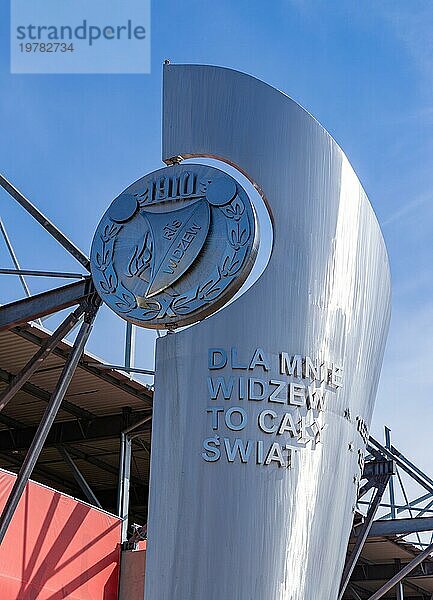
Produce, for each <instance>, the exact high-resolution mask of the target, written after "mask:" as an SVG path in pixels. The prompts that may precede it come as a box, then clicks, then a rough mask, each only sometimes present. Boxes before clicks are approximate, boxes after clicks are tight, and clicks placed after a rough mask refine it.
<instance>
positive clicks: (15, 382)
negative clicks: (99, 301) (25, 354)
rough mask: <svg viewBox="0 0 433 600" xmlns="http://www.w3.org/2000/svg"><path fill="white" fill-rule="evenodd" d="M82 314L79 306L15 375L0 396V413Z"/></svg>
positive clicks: (82, 310)
mask: <svg viewBox="0 0 433 600" xmlns="http://www.w3.org/2000/svg"><path fill="white" fill-rule="evenodd" d="M83 312H84V307H83V306H80V307H79V308H77V309H76V310H75V311H74V312H73V313H71V314H70V315H68V316H67V317H66V319H65V320H64V321H63V322H62V323H61V324H60V325H59V326H58V327H57V329H56V330H55V331H54V333H52V334H51V335H50V337H49V338H48V339H47V340H46V341H45V342H44V343H43V344H42V346H41V347H40V348H39V350H38V351H37V352H36V354H35V355H34V356H32V358H31V359H30V360H29V361H28V363H27V364H26V365H25V366H24V367H23V368H22V369H21V371H20V372H19V373H17V374H16V375H15V377H14V378H13V379H12V381H11V382H10V384H9V385H8V386H7V388H6V389H5V390H4V391H3V393H2V394H0V411H2V410H3V409H4V407H5V406H6V405H7V404H8V402H9V401H10V400H11V399H12V398H13V397H14V395H15V394H16V393H17V392H18V391H19V390H20V389H21V388H22V387H23V385H24V384H25V383H26V381H28V380H29V379H30V377H31V376H32V375H33V373H34V372H35V371H37V369H39V367H40V366H41V365H42V363H43V362H44V360H45V359H46V358H47V357H48V356H49V355H50V354H51V353H52V351H53V350H54V349H55V348H56V346H57V345H58V343H59V342H60V341H61V340H62V339H63V338H64V337H65V336H66V335H68V333H69V332H70V331H71V330H72V329H73V328H74V327H75V325H76V324H77V323H78V320H79V318H80V317H81V315H82V314H83Z"/></svg>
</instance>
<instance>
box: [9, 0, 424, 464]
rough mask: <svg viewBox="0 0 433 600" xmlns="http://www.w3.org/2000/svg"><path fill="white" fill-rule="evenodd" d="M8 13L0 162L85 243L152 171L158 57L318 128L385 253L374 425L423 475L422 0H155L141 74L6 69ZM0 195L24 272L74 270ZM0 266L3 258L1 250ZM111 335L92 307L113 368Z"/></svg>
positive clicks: (12, 284) (109, 322) (116, 322)
mask: <svg viewBox="0 0 433 600" xmlns="http://www.w3.org/2000/svg"><path fill="white" fill-rule="evenodd" d="M116 1H117V0H116ZM107 6H109V3H107ZM8 10H9V9H8V7H7V2H3V3H2V4H1V7H0V17H1V18H0V130H1V140H2V143H1V144H0V169H1V171H2V172H3V173H4V174H5V176H6V177H8V178H9V179H10V180H11V181H12V182H13V183H14V184H15V185H16V186H17V187H19V188H20V189H21V190H22V191H23V192H24V193H25V194H26V195H27V196H28V197H29V198H30V199H31V200H32V201H33V202H35V203H36V204H37V205H38V207H39V208H40V209H41V210H43V211H44V212H45V213H46V214H47V215H48V216H49V217H50V218H51V219H52V220H53V221H54V222H55V223H56V224H57V225H58V226H59V227H60V228H61V229H62V230H63V231H64V232H65V233H67V235H68V236H69V237H70V238H71V239H73V240H74V242H75V243H76V244H77V245H79V246H80V247H81V248H82V249H83V250H84V251H85V252H89V250H90V243H91V239H92V235H93V231H94V229H95V227H96V225H97V223H98V220H99V218H100V216H101V215H102V213H103V212H104V211H105V209H106V207H107V206H108V204H109V203H110V201H111V200H112V199H113V198H114V197H115V196H116V195H117V194H118V193H119V192H120V191H121V190H122V189H124V188H125V187H126V186H127V185H129V184H130V183H131V182H133V181H135V180H136V179H138V178H139V177H141V176H142V175H143V174H145V173H146V172H148V171H150V170H153V169H155V168H158V167H160V166H161V161H160V156H161V143H160V137H161V133H160V124H161V71H162V69H161V65H162V62H163V60H164V59H166V58H169V59H170V60H171V61H172V62H178V63H182V62H193V63H212V64H219V65H224V66H228V67H233V68H236V69H239V70H241V71H245V72H248V73H251V74H254V75H255V76H257V77H259V78H261V79H263V80H265V81H267V82H268V83H270V84H271V85H273V86H275V87H277V88H279V89H281V90H284V91H285V92H287V93H288V94H289V95H290V96H291V97H293V98H294V99H295V100H297V101H298V102H299V103H300V104H302V105H303V106H304V107H305V108H307V109H308V110H309V111H310V112H311V113H312V114H313V115H314V116H315V117H316V118H317V119H318V120H319V121H320V122H321V123H322V124H323V125H324V126H325V127H326V128H327V129H328V130H329V131H330V133H331V134H332V135H333V136H334V137H335V139H336V140H337V141H338V143H339V144H340V145H341V146H342V148H343V149H344V151H345V152H346V154H347V156H348V157H349V160H350V161H351V163H352V164H353V166H354V168H355V170H356V172H357V173H358V176H359V177H360V179H361V181H362V182H363V185H364V187H365V189H366V191H367V193H368V195H369V197H370V199H371V202H372V204H373V207H374V209H375V211H376V213H377V215H378V218H379V222H380V223H381V226H382V228H383V233H384V236H385V239H386V242H387V246H388V251H389V255H390V260H391V268H392V275H393V318H392V323H391V330H390V335H389V341H388V347H387V353H386V357H385V363H384V367H383V372H382V380H381V384H380V389H379V394H378V399H377V408H376V412H375V416H374V424H373V432H374V433H377V434H378V435H379V434H380V435H382V432H381V428H382V426H383V424H384V423H387V424H388V425H389V426H390V427H391V428H392V429H393V432H394V437H395V440H396V442H398V445H399V446H401V448H402V450H406V451H408V452H409V454H411V456H413V457H414V458H415V459H416V460H417V461H418V462H419V463H420V465H422V466H423V467H425V468H426V469H427V470H428V468H429V463H430V459H431V442H430V436H431V433H430V432H431V426H430V424H431V422H432V419H433V403H432V401H431V400H430V397H429V392H430V389H431V388H432V384H433V369H432V368H431V356H432V355H433V270H432V267H431V260H432V254H433V253H432V248H433V239H432V238H433V233H432V227H433V202H432V195H433V192H432V190H433V185H432V184H433V181H432V180H433V171H432V168H431V167H432V159H433V138H432V129H433V86H432V82H433V58H432V56H433V53H432V50H433V37H432V35H431V32H432V31H433V4H432V3H431V2H429V1H428V0H426V1H421V0H410V2H408V1H407V0H403V1H401V0H392V1H385V0H363V2H359V0H353V1H352V0H340V1H332V0H327V1H326V0H323V1H321V0H266V1H265V0H260V1H258V0H248V1H246V0H236V2H235V1H233V0H219V1H218V2H215V1H212V2H208V1H206V0H184V2H176V1H175V0H158V1H155V0H154V2H153V3H152V44H151V46H152V71H151V74H150V75H10V73H9V12H8ZM108 13H109V9H107V15H108ZM0 201H1V210H0V214H1V217H2V218H3V219H4V222H5V224H6V226H7V228H8V231H9V234H10V236H11V238H12V239H13V242H14V245H15V248H16V251H17V253H18V256H19V259H20V261H21V264H22V266H23V267H26V268H34V269H38V268H49V269H53V270H54V269H61V270H67V269H70V270H77V264H76V263H75V261H74V260H73V259H71V258H70V257H68V255H67V254H66V253H65V252H63V251H62V250H61V249H59V248H58V247H57V246H56V244H55V243H54V242H53V241H52V240H51V239H50V238H49V236H48V235H47V234H45V233H44V232H43V231H41V230H40V228H39V227H38V226H37V225H35V224H34V223H33V222H32V221H31V219H30V218H29V217H28V216H27V215H26V214H25V213H24V212H23V211H22V210H21V209H20V208H19V207H17V206H15V205H14V204H13V202H12V201H11V200H10V199H9V198H8V196H7V195H6V194H5V193H3V192H1V193H0ZM0 264H1V265H2V266H5V267H8V266H10V263H9V258H8V256H7V254H6V251H5V248H4V246H3V245H2V244H0ZM28 283H29V284H30V287H31V289H32V291H34V292H36V291H39V290H41V289H46V288H47V287H48V285H49V284H48V283H47V282H46V281H38V280H36V279H34V278H32V279H29V280H28ZM20 295H21V291H20V289H19V286H18V284H17V282H16V281H15V280H14V279H13V278H11V277H5V276H1V279H0V302H7V301H10V300H13V299H16V298H18V297H19V296H20ZM49 323H50V321H47V326H49ZM109 329H111V330H112V333H111V334H109V333H108V330H109ZM123 329H124V325H123V323H122V322H121V321H120V319H117V318H115V317H113V316H112V315H110V314H109V311H108V310H107V309H104V310H103V311H102V314H101V316H100V317H99V318H98V322H97V324H96V327H95V334H94V335H93V338H92V341H91V343H90V349H91V350H93V351H94V352H96V353H98V354H99V355H102V356H104V358H106V359H107V360H109V361H113V362H119V361H121V360H122V347H121V343H120V341H121V337H122V335H123ZM152 340H153V334H152V333H149V332H146V331H140V333H139V336H138V349H137V353H138V361H139V363H140V366H143V367H150V366H151V362H152V358H151V351H150V347H151V342H152ZM396 445H397V444H396Z"/></svg>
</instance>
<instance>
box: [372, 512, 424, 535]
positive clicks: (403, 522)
mask: <svg viewBox="0 0 433 600" xmlns="http://www.w3.org/2000/svg"><path fill="white" fill-rule="evenodd" d="M420 531H433V517H419V518H415V517H411V518H410V519H386V520H382V519H380V520H379V521H375V522H374V523H373V525H372V527H371V529H370V533H369V534H368V536H369V537H378V536H383V535H385V536H387V535H401V534H404V535H409V534H410V533H417V532H420Z"/></svg>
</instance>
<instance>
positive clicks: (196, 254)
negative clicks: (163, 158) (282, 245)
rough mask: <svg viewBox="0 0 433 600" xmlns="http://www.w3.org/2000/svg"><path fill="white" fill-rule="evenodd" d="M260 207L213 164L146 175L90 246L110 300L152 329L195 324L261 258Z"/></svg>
mask: <svg viewBox="0 0 433 600" xmlns="http://www.w3.org/2000/svg"><path fill="white" fill-rule="evenodd" d="M257 246H258V227H257V225H256V219H255V214H254V209H253V206H252V204H251V201H250V198H249V197H248V195H247V193H246V192H245V190H244V189H243V188H242V186H241V185H239V183H238V182H237V181H235V180H234V179H233V177H230V176H229V175H227V174H226V173H224V172H223V171H221V170H219V169H216V168H214V167H209V166H206V165H196V164H178V165H173V166H170V167H165V168H163V169H160V170H158V171H154V172H153V173H149V174H148V175H146V176H145V177H143V178H141V179H139V180H138V181H136V182H135V183H133V184H132V185H131V186H129V187H128V188H127V189H126V190H125V191H124V192H122V193H121V194H120V196H118V197H117V198H116V199H115V200H114V201H113V202H112V204H111V206H110V208H109V209H108V210H107V212H106V213H105V215H104V216H103V217H102V220H101V222H100V223H99V225H98V228H97V230H96V233H95V236H94V238H93V243H92V250H91V268H92V277H93V281H94V283H95V286H96V289H97V290H98V293H99V295H100V296H101V298H102V299H103V301H104V302H105V303H106V304H107V305H108V306H109V307H110V308H111V309H112V310H114V311H115V312H116V313H118V314H119V315H120V316H121V317H123V318H124V319H127V320H128V321H131V322H132V323H135V324H136V325H141V326H143V327H151V328H173V327H178V326H182V325H188V324H189V323H193V322H195V321H198V320H200V319H203V318H204V317H206V316H207V315H209V314H211V313H213V312H215V311H216V310H217V309H218V308H220V307H221V306H222V305H223V304H224V303H226V302H227V301H228V300H229V299H230V298H231V297H232V296H233V295H234V294H235V293H236V292H237V290H238V289H239V288H240V287H241V285H242V283H243V282H244V281H245V279H246V277H247V275H248V274H249V272H250V271H251V268H252V266H253V264H254V260H255V258H256V255H257Z"/></svg>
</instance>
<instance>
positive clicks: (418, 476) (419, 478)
mask: <svg viewBox="0 0 433 600" xmlns="http://www.w3.org/2000/svg"><path fill="white" fill-rule="evenodd" d="M371 446H374V447H375V448H377V449H378V450H379V451H380V452H381V453H382V454H384V455H385V456H386V457H387V458H389V459H390V460H393V461H394V462H395V463H396V464H397V465H398V466H399V467H400V468H401V469H403V471H405V472H406V473H407V474H408V475H410V476H411V477H412V479H414V480H415V481H416V482H417V483H419V484H420V485H421V486H422V487H423V488H424V489H426V490H427V491H428V492H430V493H432V494H433V481H432V480H431V479H430V478H429V477H427V476H426V475H425V474H424V473H422V471H420V470H419V469H417V471H418V472H417V471H416V470H414V468H413V467H412V466H410V465H409V464H406V462H405V461H404V460H402V459H401V458H400V457H399V456H398V455H397V454H395V453H394V452H393V451H392V450H388V448H385V447H384V446H382V444H379V442H378V441H376V440H375V439H374V438H373V437H371V436H370V438H369V446H367V449H369V448H371Z"/></svg>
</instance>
